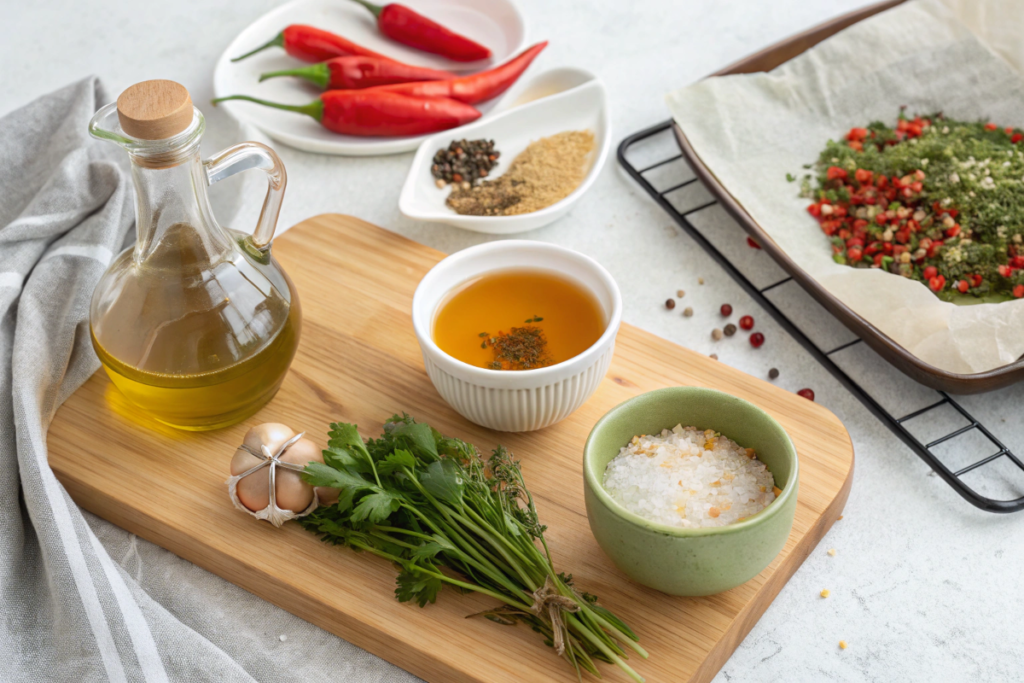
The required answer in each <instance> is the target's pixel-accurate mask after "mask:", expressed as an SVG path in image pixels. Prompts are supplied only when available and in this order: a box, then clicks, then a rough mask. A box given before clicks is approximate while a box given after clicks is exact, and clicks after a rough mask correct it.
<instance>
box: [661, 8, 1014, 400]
mask: <svg viewBox="0 0 1024 683" xmlns="http://www.w3.org/2000/svg"><path fill="white" fill-rule="evenodd" d="M902 2H904V0H886V2H880V3H877V4H874V5H870V6H868V7H865V8H862V9H860V10H856V11H854V12H850V13H848V14H844V15H842V16H840V17H837V18H835V19H832V20H830V21H827V22H825V23H823V24H820V25H818V26H816V27H814V28H811V29H809V30H807V31H804V32H803V33H799V34H797V35H795V36H792V37H790V38H787V39H786V40H783V41H781V42H779V43H776V44H775V45H772V46H769V47H767V48H765V49H764V50H761V51H760V52H757V53H755V54H753V55H751V56H749V57H747V58H745V59H742V60H740V61H739V62H736V63H734V64H732V65H730V66H728V67H726V68H725V69H722V70H721V71H718V72H716V73H714V74H711V76H709V78H714V77H716V76H726V75H731V74H741V73H755V72H759V71H770V70H771V69H774V68H775V67H777V66H779V65H780V64H783V63H785V62H787V61H789V60H790V59H792V58H793V57H796V56H797V55H799V54H801V53H803V52H805V51H806V50H808V49H809V48H811V47H813V46H814V45H817V44H818V43H820V42H821V41H823V40H825V39H826V38H828V37H830V36H832V35H834V34H835V33H838V32H839V31H841V30H843V29H844V28H847V27H848V26H851V25H853V24H855V23H857V22H858V21H862V20H864V19H866V18H868V17H870V16H873V15H875V14H878V13H879V12H883V11H885V10H887V9H890V8H892V7H895V6H896V5H899V4H901V3H902ZM672 128H673V131H674V132H675V136H676V140H677V141H678V143H679V147H680V149H681V150H682V152H683V155H684V156H685V157H686V160H687V162H688V163H689V164H690V167H691V168H692V169H693V171H694V173H695V174H696V175H697V177H698V178H700V180H701V182H702V183H704V185H705V187H707V188H708V190H709V191H710V192H711V193H712V194H713V195H714V196H715V197H716V198H717V199H718V202H719V203H720V204H721V205H722V207H723V208H724V209H725V210H726V211H727V212H728V213H729V215H730V216H732V217H733V218H734V219H735V220H736V221H737V222H738V223H739V224H740V226H741V227H742V228H743V229H744V230H745V231H746V232H747V234H749V235H750V236H751V237H753V238H754V239H756V240H757V241H758V243H759V244H760V245H761V247H762V248H763V249H764V251H766V252H767V253H768V255H769V256H771V257H772V259H774V260H775V261H776V262H777V263H778V264H779V265H780V266H782V268H783V269H784V270H785V271H786V272H787V273H788V274H789V275H790V276H791V277H792V278H793V279H794V280H796V281H797V282H798V283H799V284H800V286H801V287H803V288H804V290H806V291H807V292H808V293H809V294H810V295H811V296H812V297H814V299H815V300H816V301H817V302H818V303H820V304H821V305H822V306H823V307H824V308H825V309H826V310H827V311H828V312H829V313H831V314H832V315H834V316H835V317H837V318H838V319H839V320H840V321H841V322H843V323H844V324H845V325H846V326H847V327H848V328H849V329H850V330H851V331H852V332H853V333H854V334H856V335H857V336H859V337H860V338H861V339H863V340H864V341H865V342H866V343H867V344H868V346H870V347H871V348H872V349H874V350H875V351H876V352H877V353H878V354H879V355H880V356H882V357H883V358H885V359H886V360H887V361H888V362H889V363H891V364H892V365H894V366H896V368H898V369H899V370H900V371H902V372H904V373H905V374H907V375H908V376H910V377H911V378H912V379H914V380H916V381H917V382H920V383H921V384H924V385H926V386H929V387H932V388H933V389H939V390H941V391H948V392H950V393H954V394H976V393H983V392H986V391H993V390H995V389H1000V388H1002V387H1006V386H1009V385H1011V384H1014V383H1015V382H1018V381H1020V380H1021V379H1022V378H1024V359H1019V360H1016V361H1014V362H1013V363H1009V364H1007V365H1003V366H1001V367H998V368H995V369H992V370H988V371H986V372H979V373H973V374H960V373H954V372H947V371H946V370H942V369H941V368H937V367H935V366H934V365H931V364H930V363H926V362H925V361H923V360H921V359H920V358H918V357H917V356H915V355H914V354H912V353H910V352H909V351H907V350H906V349H905V348H903V347H902V346H900V345H899V344H897V343H896V342H895V341H893V340H892V339H891V338H890V337H889V336H887V335H886V334H884V333H883V332H882V331H881V330H879V329H878V328H877V327H875V326H874V325H872V324H871V323H869V322H868V321H867V320H865V319H864V318H862V317H861V316H860V315H858V314H857V313H856V312H854V311H853V310H852V309H850V308H849V307H848V306H847V305H846V304H844V303H843V302H842V301H840V300H839V299H838V298H836V297H835V296H833V295H832V294H831V293H830V292H828V291H827V290H826V289H825V288H824V287H822V286H821V284H820V283H818V281H817V280H815V279H814V278H812V277H811V276H810V275H809V274H808V273H807V272H806V271H805V270H804V269H803V268H801V267H800V266H799V265H797V263H796V262H795V261H793V260H792V259H791V258H790V257H789V256H788V255H787V254H786V253H785V252H784V251H783V250H782V249H780V248H779V247H778V245H776V244H775V242H774V241H773V240H772V239H771V238H770V237H769V236H768V235H767V234H766V233H765V232H764V231H763V230H762V229H761V226H759V225H758V224H757V222H756V221H755V220H754V219H753V218H752V217H751V216H750V214H748V213H747V211H746V209H744V208H743V206H742V205H740V203H739V202H737V201H736V199H735V198H734V197H733V196H732V195H731V194H730V193H729V191H728V190H727V189H726V188H725V187H724V186H723V185H722V184H721V183H720V182H719V181H718V178H716V177H715V175H714V174H713V173H712V172H711V171H710V170H709V169H708V168H707V166H705V165H704V163H703V162H702V161H701V159H700V157H699V156H698V155H697V153H696V152H695V151H694V149H693V147H692V146H691V145H690V142H689V140H688V139H687V138H686V134H685V133H683V130H682V128H680V126H679V124H677V123H675V122H674V121H673V123H672Z"/></svg>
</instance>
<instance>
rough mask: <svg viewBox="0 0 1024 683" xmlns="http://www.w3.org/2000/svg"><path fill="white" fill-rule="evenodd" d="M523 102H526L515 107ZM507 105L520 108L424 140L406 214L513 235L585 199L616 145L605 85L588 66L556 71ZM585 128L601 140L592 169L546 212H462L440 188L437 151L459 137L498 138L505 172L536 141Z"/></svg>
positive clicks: (511, 95)
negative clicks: (433, 165)
mask: <svg viewBox="0 0 1024 683" xmlns="http://www.w3.org/2000/svg"><path fill="white" fill-rule="evenodd" d="M566 84H569V85H571V86H572V87H569V89H567V90H565V91H564V92H558V93H557V94H554V95H552V94H550V93H551V92H553V91H556V90H558V89H561V88H560V86H565V85H566ZM537 98H542V99H537ZM519 102H525V103H524V104H520V105H519V106H514V105H516V104H517V103H519ZM501 104H502V105H504V106H508V107H513V106H514V108H511V109H509V110H508V111H503V112H502V113H499V114H496V115H494V116H492V117H490V118H486V119H480V120H479V121H474V122H473V123H470V124H467V125H465V126H462V127H460V128H457V129H454V130H447V131H444V132H442V133H437V134H435V135H434V136H433V137H431V138H429V139H427V140H426V141H424V143H423V144H422V145H421V146H420V149H419V151H418V152H417V153H416V156H415V158H414V159H413V162H412V168H411V169H409V176H408V177H407V178H406V179H405V185H403V186H402V194H401V196H400V197H399V199H398V208H399V210H400V211H401V212H402V214H404V215H405V216H408V217H409V218H415V219H416V220H421V221H429V222H432V223H447V224H449V225H454V226H456V227H459V228H465V229H466V230H473V231H474V232H484V233H489V234H492V235H507V234H510V233H516V232H525V231H527V230H534V229H536V228H539V227H542V226H545V225H547V224H549V223H552V222H554V221H556V220H558V219H559V218H561V217H562V216H564V215H565V214H566V213H568V211H569V210H570V209H571V208H572V207H573V205H574V204H576V202H578V201H579V199H580V197H582V196H583V194H584V193H585V192H586V191H587V190H588V189H589V188H590V186H591V185H592V184H593V183H594V180H595V179H596V178H597V175H598V174H599V173H600V172H601V168H602V167H603V166H604V163H605V161H606V160H607V158H608V152H609V150H610V149H611V146H612V126H611V120H610V117H609V113H608V97H607V94H606V92H605V88H604V84H603V83H602V82H601V81H600V80H599V79H598V78H596V77H595V76H594V75H593V74H591V73H589V72H587V71H583V70H582V69H569V68H566V69H553V70H552V71H548V72H546V73H543V74H541V75H540V76H538V77H537V78H535V79H533V80H532V81H530V82H529V83H528V84H526V85H525V86H524V87H523V88H521V89H518V90H514V89H510V90H509V92H508V93H506V97H505V98H503V99H502V101H501ZM584 129H586V130H591V131H593V133H594V138H595V144H596V149H595V150H594V157H593V162H592V164H591V166H590V171H589V172H588V173H587V176H586V178H584V179H583V182H582V183H580V186H579V187H577V188H576V189H575V190H573V192H572V194H570V195H569V196H568V197H566V198H565V199H563V200H561V201H559V202H556V203H555V204H552V205H551V206H549V207H547V208H546V209H541V210H540V211H534V212H533V213H524V214H522V215H518V216H462V215H459V214H457V213H455V212H454V211H452V210H451V209H449V208H448V207H447V206H445V203H444V202H445V199H447V197H448V193H449V192H450V191H451V188H445V189H438V188H437V185H435V184H434V177H433V176H432V175H431V174H430V165H431V163H432V161H433V158H434V153H435V152H436V151H437V150H438V149H441V148H442V147H447V146H448V144H449V143H450V142H451V141H452V140H453V139H458V138H466V139H471V140H474V139H481V138H483V139H487V140H494V143H495V147H497V148H498V150H499V151H500V152H501V165H500V166H499V167H498V168H499V169H501V170H502V172H504V169H505V168H508V164H511V163H512V160H513V159H515V158H516V156H517V155H518V154H519V153H520V152H522V151H523V150H524V149H526V147H527V145H529V144H530V143H531V142H533V141H534V140H537V139H539V138H543V137H548V136H550V135H554V134H556V133H561V132H563V131H567V130H584ZM499 175H500V174H499ZM495 177H498V175H495Z"/></svg>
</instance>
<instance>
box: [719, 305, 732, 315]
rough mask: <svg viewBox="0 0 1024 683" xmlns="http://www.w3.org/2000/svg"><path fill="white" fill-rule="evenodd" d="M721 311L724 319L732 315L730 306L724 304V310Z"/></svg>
mask: <svg viewBox="0 0 1024 683" xmlns="http://www.w3.org/2000/svg"><path fill="white" fill-rule="evenodd" d="M720 310H721V311H722V317H723V318H728V317H729V316H730V315H732V306H730V305H729V304H722V308H721V309H720Z"/></svg>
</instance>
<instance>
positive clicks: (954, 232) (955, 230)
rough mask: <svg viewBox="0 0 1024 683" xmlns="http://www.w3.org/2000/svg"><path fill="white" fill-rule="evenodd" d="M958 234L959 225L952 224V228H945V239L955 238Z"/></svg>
mask: <svg viewBox="0 0 1024 683" xmlns="http://www.w3.org/2000/svg"><path fill="white" fill-rule="evenodd" d="M959 234H960V224H959V223H954V224H953V227H952V228H947V230H946V237H956V236H957V235H959Z"/></svg>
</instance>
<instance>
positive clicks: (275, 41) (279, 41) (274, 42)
mask: <svg viewBox="0 0 1024 683" xmlns="http://www.w3.org/2000/svg"><path fill="white" fill-rule="evenodd" d="M268 47H284V31H282V32H281V33H278V34H277V35H276V36H274V37H273V38H272V39H271V40H270V41H269V42H268V43H266V44H265V45H261V46H259V47H258V48H256V49H255V50H253V51H252V52H246V53H245V54H244V55H242V56H240V57H235V58H234V59H232V60H231V61H232V62H240V61H242V60H243V59H245V58H246V57H252V56H253V55H254V54H256V53H257V52H262V51H263V50H266V49H267V48H268Z"/></svg>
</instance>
